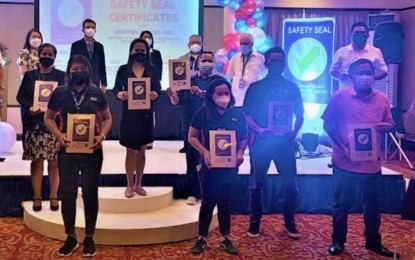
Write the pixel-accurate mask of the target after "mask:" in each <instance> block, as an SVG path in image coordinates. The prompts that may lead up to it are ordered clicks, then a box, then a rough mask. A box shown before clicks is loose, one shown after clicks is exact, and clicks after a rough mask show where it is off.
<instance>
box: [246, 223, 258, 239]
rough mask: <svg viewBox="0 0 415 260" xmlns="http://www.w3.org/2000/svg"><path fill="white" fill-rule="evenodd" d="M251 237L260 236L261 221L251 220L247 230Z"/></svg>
mask: <svg viewBox="0 0 415 260" xmlns="http://www.w3.org/2000/svg"><path fill="white" fill-rule="evenodd" d="M247 234H248V236H250V237H259V221H251V222H250V223H249V228H248V232H247Z"/></svg>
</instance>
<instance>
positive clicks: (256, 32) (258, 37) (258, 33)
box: [246, 27, 265, 44]
mask: <svg viewBox="0 0 415 260" xmlns="http://www.w3.org/2000/svg"><path fill="white" fill-rule="evenodd" d="M246 33H249V34H251V35H252V37H254V44H255V43H260V42H261V41H263V40H264V39H265V33H264V31H263V30H262V29H261V28H258V27H255V28H248V29H247V30H246Z"/></svg>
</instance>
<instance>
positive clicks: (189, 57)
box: [178, 34, 203, 77]
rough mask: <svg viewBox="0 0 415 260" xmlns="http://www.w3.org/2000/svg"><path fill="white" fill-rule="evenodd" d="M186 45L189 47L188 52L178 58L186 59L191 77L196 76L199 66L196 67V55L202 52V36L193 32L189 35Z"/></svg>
mask: <svg viewBox="0 0 415 260" xmlns="http://www.w3.org/2000/svg"><path fill="white" fill-rule="evenodd" d="M187 47H189V52H188V53H186V54H184V55H182V56H180V57H179V58H178V59H180V60H186V61H189V62H190V70H191V74H192V77H193V76H196V75H197V73H198V71H199V68H198V67H197V62H196V60H197V57H198V56H199V54H200V53H201V52H202V48H203V40H202V36H200V35H197V34H193V35H190V37H189V43H188V44H187Z"/></svg>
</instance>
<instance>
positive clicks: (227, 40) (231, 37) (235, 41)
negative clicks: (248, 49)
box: [222, 33, 239, 50]
mask: <svg viewBox="0 0 415 260" xmlns="http://www.w3.org/2000/svg"><path fill="white" fill-rule="evenodd" d="M222 46H223V47H224V48H225V49H227V50H232V49H238V48H239V35H237V34H234V33H228V34H225V35H224V36H223V38H222Z"/></svg>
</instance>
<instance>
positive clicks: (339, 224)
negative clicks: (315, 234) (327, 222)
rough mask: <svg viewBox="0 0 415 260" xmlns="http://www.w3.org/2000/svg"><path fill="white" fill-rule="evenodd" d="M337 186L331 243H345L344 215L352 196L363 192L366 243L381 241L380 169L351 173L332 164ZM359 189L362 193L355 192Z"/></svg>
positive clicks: (376, 243)
mask: <svg viewBox="0 0 415 260" xmlns="http://www.w3.org/2000/svg"><path fill="white" fill-rule="evenodd" d="M333 172H334V177H335V179H336V189H335V192H334V204H333V234H332V240H333V243H339V244H344V243H346V240H347V239H346V237H347V216H348V211H349V208H350V207H351V206H352V201H353V198H354V197H356V195H357V196H360V195H362V199H363V205H364V212H363V219H364V224H365V232H364V234H365V238H366V244H370V245H379V244H380V243H381V236H380V233H379V228H380V185H381V177H382V175H381V172H380V171H379V172H377V173H375V174H366V173H354V172H348V171H344V170H342V169H339V168H338V167H336V166H335V165H334V168H333ZM358 192H361V194H357V193H358Z"/></svg>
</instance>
